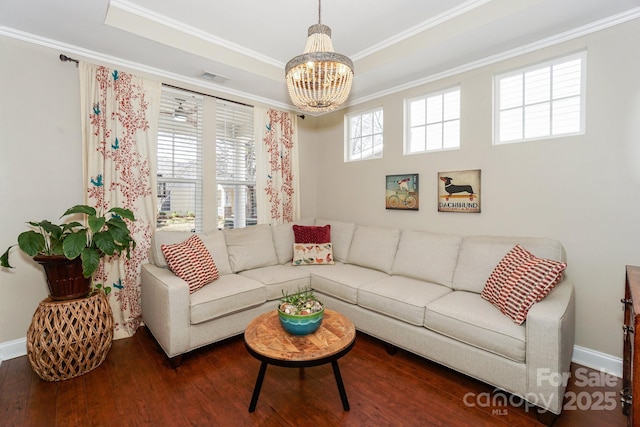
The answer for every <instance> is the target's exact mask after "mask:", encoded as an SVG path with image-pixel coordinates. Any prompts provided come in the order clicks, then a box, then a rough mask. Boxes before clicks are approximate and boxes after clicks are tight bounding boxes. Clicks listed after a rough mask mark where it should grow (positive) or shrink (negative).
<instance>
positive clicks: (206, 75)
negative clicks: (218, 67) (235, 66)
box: [200, 71, 229, 84]
mask: <svg viewBox="0 0 640 427" xmlns="http://www.w3.org/2000/svg"><path fill="white" fill-rule="evenodd" d="M200 77H201V78H203V79H206V80H211V81H212V82H215V83H220V84H225V83H226V82H227V81H228V80H229V77H225V76H221V75H220V74H215V73H212V72H210V71H203V72H202V73H201V74H200Z"/></svg>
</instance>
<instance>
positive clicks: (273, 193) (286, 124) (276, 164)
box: [256, 108, 300, 225]
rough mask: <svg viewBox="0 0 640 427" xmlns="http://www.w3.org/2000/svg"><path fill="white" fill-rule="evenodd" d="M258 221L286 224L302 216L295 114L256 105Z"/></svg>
mask: <svg viewBox="0 0 640 427" xmlns="http://www.w3.org/2000/svg"><path fill="white" fill-rule="evenodd" d="M256 114H257V117H258V119H257V120H256V123H258V124H259V126H260V130H259V131H258V132H256V136H257V138H260V139H258V141H257V142H256V163H257V164H256V174H257V177H256V184H257V187H258V188H257V205H258V223H260V224H271V225H276V224H283V223H287V222H291V221H294V220H296V219H298V218H299V217H300V195H299V190H298V188H299V184H298V131H297V117H296V115H295V114H291V113H287V112H284V111H277V110H273V109H269V110H264V109H260V108H256Z"/></svg>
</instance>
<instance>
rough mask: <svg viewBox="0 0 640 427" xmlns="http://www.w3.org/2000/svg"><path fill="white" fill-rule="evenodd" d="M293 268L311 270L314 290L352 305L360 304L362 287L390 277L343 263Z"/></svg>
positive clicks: (379, 272)
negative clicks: (359, 293)
mask: <svg viewBox="0 0 640 427" xmlns="http://www.w3.org/2000/svg"><path fill="white" fill-rule="evenodd" d="M292 268H294V269H307V270H309V271H310V272H311V287H312V288H313V289H315V290H317V291H319V292H321V293H324V294H327V295H331V296H332V297H335V298H338V299H341V300H343V301H345V302H348V303H351V304H356V303H357V302H358V292H357V291H358V288H359V287H360V286H362V285H363V284H365V283H369V282H375V281H378V280H381V279H384V278H386V277H389V275H387V274H385V273H383V272H381V271H377V270H372V269H370V268H364V267H359V266H357V265H352V264H343V263H341V262H336V263H335V264H334V265H309V266H300V267H292ZM329 308H330V307H329Z"/></svg>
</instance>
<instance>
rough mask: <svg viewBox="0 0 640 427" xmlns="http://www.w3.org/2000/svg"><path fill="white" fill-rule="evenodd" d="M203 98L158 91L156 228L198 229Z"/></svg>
mask: <svg viewBox="0 0 640 427" xmlns="http://www.w3.org/2000/svg"><path fill="white" fill-rule="evenodd" d="M202 105H203V98H202V97H201V96H194V95H193V94H192V93H189V92H184V91H179V90H175V89H171V88H167V87H163V89H162V98H161V103H160V119H159V122H158V150H157V156H158V178H157V187H158V195H157V226H158V229H163V230H172V231H201V230H202V215H201V213H202V203H201V200H202Z"/></svg>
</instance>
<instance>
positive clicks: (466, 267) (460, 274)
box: [453, 236, 565, 293]
mask: <svg viewBox="0 0 640 427" xmlns="http://www.w3.org/2000/svg"><path fill="white" fill-rule="evenodd" d="M517 244H519V245H520V246H522V247H523V248H525V249H526V250H528V251H529V252H531V253H532V254H534V255H535V256H537V257H538V258H547V259H551V260H554V261H559V262H564V260H565V255H564V249H563V247H562V245H561V244H560V242H559V241H557V240H555V239H547V238H542V237H497V236H469V237H465V238H464V239H463V240H462V245H461V246H460V255H459V257H458V264H457V266H456V271H455V273H454V274H453V288H454V289H455V290H461V291H471V292H476V293H481V292H482V289H483V288H484V286H485V284H486V282H487V279H488V278H489V276H491V273H492V272H493V270H494V268H496V266H497V265H498V263H499V262H500V261H501V260H502V258H504V256H505V255H506V254H507V253H508V252H509V251H510V250H511V249H513V247H514V246H515V245H517Z"/></svg>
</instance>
